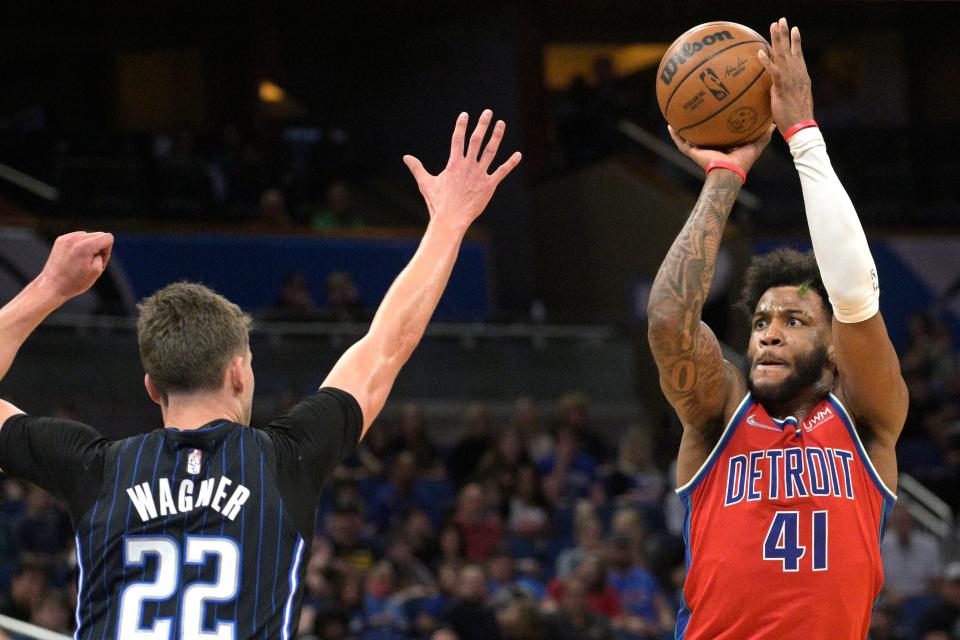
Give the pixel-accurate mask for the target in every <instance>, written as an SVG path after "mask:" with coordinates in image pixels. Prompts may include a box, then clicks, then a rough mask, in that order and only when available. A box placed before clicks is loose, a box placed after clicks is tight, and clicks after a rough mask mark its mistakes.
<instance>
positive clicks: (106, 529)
mask: <svg viewBox="0 0 960 640" xmlns="http://www.w3.org/2000/svg"><path fill="white" fill-rule="evenodd" d="M129 445H130V440H126V441H124V443H123V448H122V449H121V450H120V453H118V454H117V462H116V467H115V468H114V470H113V498H112V499H111V502H110V511H109V512H108V513H107V521H106V523H105V524H104V526H103V555H102V556H101V557H100V558H101V559H100V564H101V565H103V564H104V563H105V562H106V558H108V557H109V555H108V554H107V546H108V544H109V542H110V539H109V536H110V520H111V518H113V508H114V507H115V506H117V489H118V488H119V486H120V470H121V469H123V466H124V465H123V464H121V460H122V459H123V453H124V452H125V451H126V450H127V447H128V446H129ZM107 573H109V572H108V571H103V595H104V597H105V598H106V609H105V611H111V609H110V587H109V586H108V585H107ZM110 622H111V621H110V620H109V619H108V620H105V621H104V622H103V632H102V633H101V634H100V640H103V639H104V638H106V637H107V629H108V628H109V627H110Z"/></svg>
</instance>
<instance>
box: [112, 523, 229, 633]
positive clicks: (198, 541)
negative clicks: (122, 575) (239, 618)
mask: <svg viewBox="0 0 960 640" xmlns="http://www.w3.org/2000/svg"><path fill="white" fill-rule="evenodd" d="M149 556H153V557H155V558H156V567H157V569H156V576H155V578H154V579H153V581H152V582H134V583H132V584H129V585H127V586H126V587H125V588H124V589H123V592H122V593H121V595H120V611H119V613H118V625H117V627H118V629H119V634H118V637H120V638H124V640H170V639H171V638H173V637H174V633H173V621H172V620H171V619H170V618H157V619H156V620H154V622H153V626H152V627H150V628H149V629H145V628H143V627H142V626H141V621H142V620H143V605H144V603H145V602H161V601H164V600H169V599H170V598H172V597H174V596H175V595H177V594H180V596H179V597H180V607H179V611H180V629H179V633H177V634H176V637H178V638H182V640H233V639H234V638H235V637H236V629H235V627H236V623H235V622H232V621H219V620H218V621H216V622H215V623H214V629H213V630H205V629H204V628H203V618H204V615H203V614H204V607H205V606H206V605H207V604H222V603H226V602H231V601H232V600H233V599H234V598H236V597H237V593H238V592H239V586H240V584H239V583H240V547H239V546H237V543H236V542H235V541H233V540H231V539H230V538H226V537H221V536H204V535H197V536H187V538H186V544H185V545H184V554H183V557H182V558H181V553H180V545H179V544H178V542H177V540H175V539H174V538H172V537H170V536H127V537H126V538H125V539H124V543H123V564H124V568H127V569H131V568H137V567H144V566H145V564H146V561H147V558H148V557H149ZM211 556H216V562H217V576H216V579H215V580H214V581H213V582H197V581H194V582H191V583H190V584H189V585H186V586H184V585H183V580H182V575H183V573H184V571H183V569H184V568H185V567H186V566H198V565H203V564H205V563H206V562H208V561H210V560H211ZM181 563H182V564H181Z"/></svg>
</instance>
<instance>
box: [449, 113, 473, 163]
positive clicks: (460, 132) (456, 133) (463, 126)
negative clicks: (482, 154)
mask: <svg viewBox="0 0 960 640" xmlns="http://www.w3.org/2000/svg"><path fill="white" fill-rule="evenodd" d="M469 119H470V117H469V116H468V115H467V112H466V111H464V112H463V113H461V114H460V116H459V117H458V118H457V124H456V126H454V128H453V140H451V142H450V161H451V162H452V161H454V160H455V159H457V158H462V157H463V141H464V140H465V139H466V137H467V121H468V120H469Z"/></svg>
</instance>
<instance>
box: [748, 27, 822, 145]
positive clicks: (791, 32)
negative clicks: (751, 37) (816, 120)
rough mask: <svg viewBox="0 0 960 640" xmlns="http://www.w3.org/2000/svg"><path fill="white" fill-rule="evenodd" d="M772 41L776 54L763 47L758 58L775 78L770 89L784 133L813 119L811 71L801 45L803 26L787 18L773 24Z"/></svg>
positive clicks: (771, 98)
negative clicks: (798, 26) (793, 25)
mask: <svg viewBox="0 0 960 640" xmlns="http://www.w3.org/2000/svg"><path fill="white" fill-rule="evenodd" d="M770 44H771V48H772V51H773V57H770V56H768V55H767V53H766V51H764V50H763V49H761V50H760V51H759V53H757V57H758V58H760V62H761V63H763V66H764V67H765V68H766V70H767V73H769V74H770V77H771V79H772V80H773V86H772V87H771V89H770V100H771V103H772V110H773V120H774V122H776V123H777V127H778V128H779V129H780V133H786V131H787V130H788V129H789V128H790V127H792V126H793V125H795V124H797V123H798V122H801V121H802V120H812V119H813V92H812V91H811V89H810V74H809V73H807V63H806V62H804V60H803V49H802V48H801V47H800V29H798V28H796V27H793V29H791V28H790V26H789V25H788V24H787V19H786V18H780V20H779V21H777V22H774V23H773V24H771V25H770Z"/></svg>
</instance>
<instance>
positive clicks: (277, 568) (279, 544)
mask: <svg viewBox="0 0 960 640" xmlns="http://www.w3.org/2000/svg"><path fill="white" fill-rule="evenodd" d="M277 513H278V514H279V517H278V518H277V551H276V554H275V555H276V558H277V565H276V566H275V567H274V568H273V591H271V592H270V608H271V611H272V612H273V613H276V611H277V577H279V575H280V549H281V548H282V546H283V498H281V499H280V508H279V509H277Z"/></svg>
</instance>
